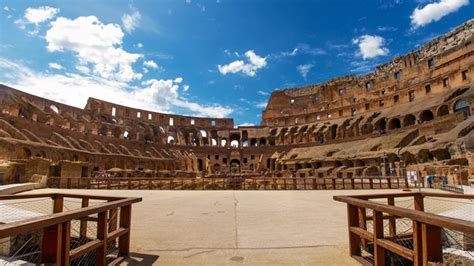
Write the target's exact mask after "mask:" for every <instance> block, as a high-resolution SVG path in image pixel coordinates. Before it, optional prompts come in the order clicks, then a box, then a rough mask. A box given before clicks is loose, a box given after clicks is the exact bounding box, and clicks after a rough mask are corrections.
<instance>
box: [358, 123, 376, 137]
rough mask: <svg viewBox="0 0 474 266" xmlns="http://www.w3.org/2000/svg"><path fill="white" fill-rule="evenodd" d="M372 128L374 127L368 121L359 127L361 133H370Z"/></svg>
mask: <svg viewBox="0 0 474 266" xmlns="http://www.w3.org/2000/svg"><path fill="white" fill-rule="evenodd" d="M373 130H374V127H373V126H372V124H370V123H366V124H364V125H363V126H362V128H361V132H362V135H367V134H370V133H372V131H373Z"/></svg>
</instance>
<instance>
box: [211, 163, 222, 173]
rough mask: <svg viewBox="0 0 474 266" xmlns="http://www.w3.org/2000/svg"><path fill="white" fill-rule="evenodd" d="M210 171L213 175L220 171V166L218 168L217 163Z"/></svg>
mask: <svg viewBox="0 0 474 266" xmlns="http://www.w3.org/2000/svg"><path fill="white" fill-rule="evenodd" d="M212 171H213V172H214V173H219V172H220V171H221V166H220V164H218V163H216V164H214V165H213V166H212Z"/></svg>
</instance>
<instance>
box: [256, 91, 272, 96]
mask: <svg viewBox="0 0 474 266" xmlns="http://www.w3.org/2000/svg"><path fill="white" fill-rule="evenodd" d="M257 93H258V94H260V95H263V96H268V95H270V93H268V92H266V91H257Z"/></svg>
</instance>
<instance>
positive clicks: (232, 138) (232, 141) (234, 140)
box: [230, 134, 240, 148]
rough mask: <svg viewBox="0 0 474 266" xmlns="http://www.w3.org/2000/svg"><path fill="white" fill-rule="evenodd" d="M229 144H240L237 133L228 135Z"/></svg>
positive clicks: (234, 145)
mask: <svg viewBox="0 0 474 266" xmlns="http://www.w3.org/2000/svg"><path fill="white" fill-rule="evenodd" d="M230 146H231V147H234V148H238V147H239V146H240V136H239V135H238V134H232V135H231V136H230Z"/></svg>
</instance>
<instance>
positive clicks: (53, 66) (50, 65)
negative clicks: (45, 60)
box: [48, 63, 63, 70]
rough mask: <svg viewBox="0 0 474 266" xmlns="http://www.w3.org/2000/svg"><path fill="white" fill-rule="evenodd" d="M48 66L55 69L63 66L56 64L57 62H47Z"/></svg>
mask: <svg viewBox="0 0 474 266" xmlns="http://www.w3.org/2000/svg"><path fill="white" fill-rule="evenodd" d="M48 66H49V68H52V69H57V70H60V69H62V68H63V66H61V65H60V64H58V63H49V64H48Z"/></svg>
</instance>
